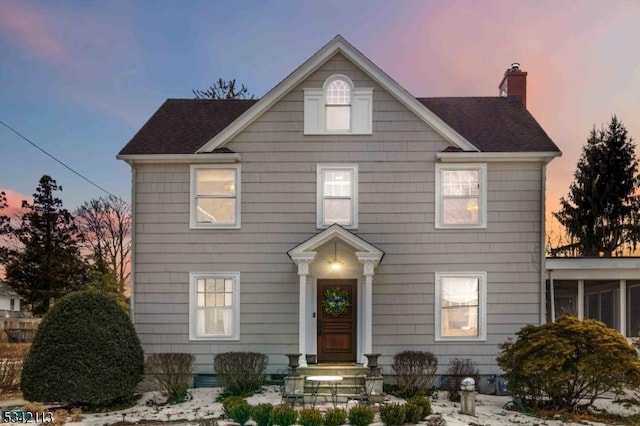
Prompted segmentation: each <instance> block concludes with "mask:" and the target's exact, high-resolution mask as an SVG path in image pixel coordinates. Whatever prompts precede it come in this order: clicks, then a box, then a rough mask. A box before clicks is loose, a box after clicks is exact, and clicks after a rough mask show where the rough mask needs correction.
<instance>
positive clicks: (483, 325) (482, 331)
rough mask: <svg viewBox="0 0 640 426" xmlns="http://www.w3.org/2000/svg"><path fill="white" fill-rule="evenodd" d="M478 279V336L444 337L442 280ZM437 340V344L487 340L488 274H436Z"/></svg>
mask: <svg viewBox="0 0 640 426" xmlns="http://www.w3.org/2000/svg"><path fill="white" fill-rule="evenodd" d="M443 278H478V335H477V336H443V335H442V279H443ZM434 324H435V340H436V342H484V341H486V340H487V273H486V272H436V274H435V322H434Z"/></svg>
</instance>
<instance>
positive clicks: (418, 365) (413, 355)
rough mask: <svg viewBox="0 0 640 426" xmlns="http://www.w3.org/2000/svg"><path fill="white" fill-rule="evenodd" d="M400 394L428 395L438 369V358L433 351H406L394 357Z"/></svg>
mask: <svg viewBox="0 0 640 426" xmlns="http://www.w3.org/2000/svg"><path fill="white" fill-rule="evenodd" d="M392 367H393V370H394V371H395V372H396V384H397V387H398V391H397V392H398V396H401V397H403V398H407V397H412V396H418V395H428V393H429V388H430V387H431V384H432V383H433V378H434V375H435V373H436V370H437V369H438V358H436V356H435V355H434V354H432V353H431V352H422V351H404V352H399V353H397V354H395V355H394V357H393V365H392Z"/></svg>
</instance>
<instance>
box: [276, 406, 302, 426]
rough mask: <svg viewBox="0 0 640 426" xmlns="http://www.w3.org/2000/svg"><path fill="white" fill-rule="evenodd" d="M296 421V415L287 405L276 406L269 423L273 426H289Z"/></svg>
mask: <svg viewBox="0 0 640 426" xmlns="http://www.w3.org/2000/svg"><path fill="white" fill-rule="evenodd" d="M297 419H298V413H297V412H296V410H294V409H293V408H292V407H289V406H288V405H286V404H284V405H278V406H277V407H274V408H273V411H272V412H271V423H273V424H274V425H275V426H291V425H293V424H294V423H295V422H296V420H297Z"/></svg>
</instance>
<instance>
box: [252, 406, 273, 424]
mask: <svg viewBox="0 0 640 426" xmlns="http://www.w3.org/2000/svg"><path fill="white" fill-rule="evenodd" d="M272 411H273V405H271V404H258V405H256V406H254V407H253V410H252V411H251V418H252V419H253V421H255V422H256V426H270V425H271V412H272Z"/></svg>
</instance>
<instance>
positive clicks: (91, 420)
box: [71, 386, 640, 426]
mask: <svg viewBox="0 0 640 426" xmlns="http://www.w3.org/2000/svg"><path fill="white" fill-rule="evenodd" d="M189 392H190V394H191V396H192V399H191V400H190V401H187V402H184V403H182V404H176V405H158V404H161V403H162V401H163V398H162V396H161V395H160V394H159V393H158V392H148V393H145V394H144V395H143V396H142V398H140V400H139V402H138V404H137V405H136V406H134V407H131V408H128V409H126V410H121V411H115V412H108V413H96V414H85V415H84V419H83V420H82V422H78V423H71V424H72V425H87V426H102V425H106V424H112V423H115V422H119V421H123V420H124V421H127V422H138V421H141V420H145V421H172V422H175V421H180V420H183V421H184V424H185V425H186V424H194V423H195V422H193V420H196V419H202V418H220V417H221V415H222V404H221V403H219V402H216V398H217V397H218V395H219V393H220V388H199V389H191V390H190V391H189ZM509 400H510V398H509V397H506V396H494V395H481V394H478V395H476V417H472V416H467V415H463V414H460V412H459V411H460V404H454V403H451V402H449V401H448V400H446V394H445V393H444V392H441V393H440V398H439V399H437V400H435V401H433V402H432V407H433V412H434V414H440V415H442V417H444V419H445V420H446V421H447V425H448V426H462V425H464V426H468V425H482V426H485V425H490V426H494V425H496V426H500V425H514V424H518V425H530V426H533V425H539V426H542V425H547V426H560V425H562V426H571V425H578V423H568V422H562V421H560V420H541V419H538V418H535V417H529V416H526V415H524V414H521V413H518V412H514V411H508V410H505V409H503V408H502V407H503V406H504V404H505V403H507V402H508V401H509ZM247 401H249V403H250V404H251V405H256V404H260V403H271V404H274V405H277V404H280V403H281V402H282V401H281V397H280V393H279V392H278V388H277V387H275V386H265V387H264V390H263V392H262V393H259V394H256V395H253V396H251V397H250V398H247ZM387 401H388V402H396V401H401V400H399V399H397V398H395V397H393V396H389V397H387ZM307 406H309V405H308V404H307ZM339 406H341V407H343V408H344V407H345V404H344V403H342V404H339ZM596 406H597V407H598V408H599V409H606V410H607V411H608V412H610V413H615V414H622V415H629V414H636V413H640V407H638V406H632V407H630V408H625V407H623V406H621V405H620V404H614V403H612V401H611V400H605V399H602V400H599V401H598V402H597V403H596ZM317 407H318V408H320V409H321V410H325V409H326V408H329V407H331V404H326V403H324V402H322V403H319V404H318V405H317ZM376 421H377V422H378V423H374V426H382V423H379V421H380V419H379V417H378V416H377V415H376ZM250 423H251V424H253V423H252V422H250ZM229 424H233V423H230V422H225V421H220V422H219V425H220V426H227V425H229ZM582 424H591V425H594V426H596V425H604V424H603V423H588V422H585V423H582Z"/></svg>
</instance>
